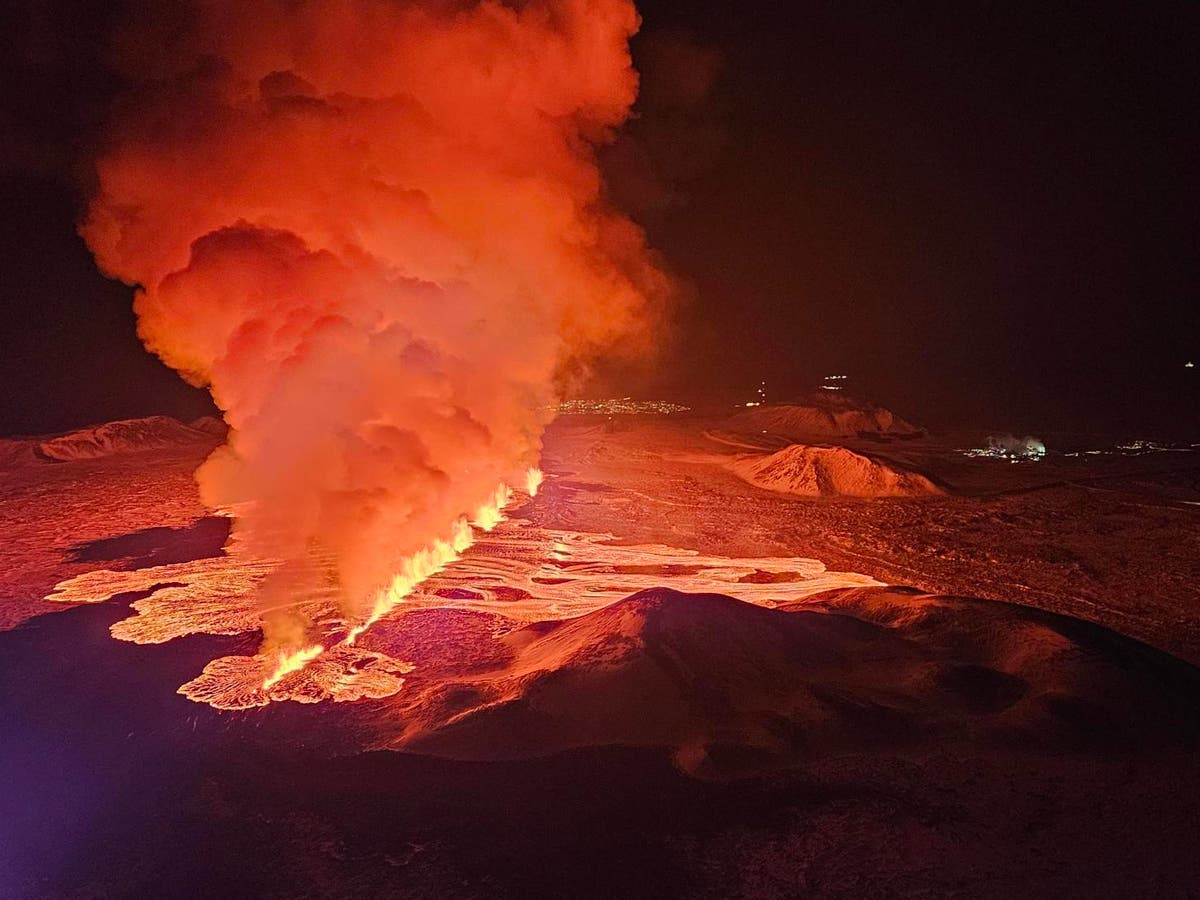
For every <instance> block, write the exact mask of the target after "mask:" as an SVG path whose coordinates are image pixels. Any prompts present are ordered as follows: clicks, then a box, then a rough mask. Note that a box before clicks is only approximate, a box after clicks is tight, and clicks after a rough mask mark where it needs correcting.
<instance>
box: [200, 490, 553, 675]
mask: <svg viewBox="0 0 1200 900" xmlns="http://www.w3.org/2000/svg"><path fill="white" fill-rule="evenodd" d="M542 477H543V476H542V472H541V470H540V469H538V468H537V467H530V469H529V471H528V472H527V473H526V478H525V481H526V484H527V485H529V486H530V490H529V496H530V497H531V498H532V497H533V496H534V494H535V493H536V492H537V487H538V485H540V484H541V481H542ZM513 496H514V495H513V491H512V489H511V488H509V486H508V485H506V484H501V485H500V486H499V487H498V488H496V490H495V491H494V492H493V493H492V496H491V497H489V498H488V500H487V501H486V502H485V503H483V504H482V505H480V507H479V508H478V509H477V510H476V512H475V518H474V519H473V520H471V521H470V522H468V521H467V519H466V518H465V517H464V518H459V519H456V520H455V522H454V525H453V526H452V529H451V537H450V539H449V540H441V539H437V540H435V541H433V543H431V544H429V545H428V546H426V547H423V548H422V549H420V550H418V551H417V552H416V553H414V554H413V555H412V556H410V557H408V559H406V560H404V562H403V564H402V565H401V567H400V571H398V572H397V573H396V574H395V575H394V576H393V577H392V580H391V583H390V584H388V586H387V587H386V588H383V589H382V590H380V591H378V592H377V593H376V595H375V600H374V603H373V605H372V607H371V612H370V615H368V616H367V618H366V619H365V620H364V621H362V622H360V623H358V624H356V625H353V626H351V627H350V629H349V630H348V631H347V632H346V636H345V637H344V638H342V640H341V641H340V642H339V643H341V644H344V645H346V646H347V647H349V646H353V645H354V643H355V641H357V640H358V638H359V637H360V636H361V635H362V634H363V633H364V632H365V631H367V629H369V628H370V627H371V626H372V625H374V624H375V623H376V622H378V621H379V620H380V619H382V618H383V617H384V616H386V615H387V614H388V613H389V612H391V611H392V610H393V609H395V608H396V607H397V606H398V605H399V604H400V603H402V602H403V601H404V599H405V598H406V597H408V596H409V595H410V594H411V593H412V592H413V591H414V590H415V589H416V588H417V587H418V586H419V585H420V584H421V583H422V582H423V581H425V580H427V579H429V578H431V577H432V576H434V575H436V574H437V573H439V572H441V571H442V570H443V569H445V568H446V566H447V565H449V564H450V563H452V562H454V561H455V560H457V559H459V558H460V557H461V556H462V554H463V552H464V551H465V550H467V549H468V548H469V547H471V545H472V544H474V543H475V535H474V532H473V531H472V528H473V527H474V528H478V529H479V530H480V531H484V532H487V531H491V530H492V529H493V528H495V527H496V526H497V525H498V524H500V523H501V522H503V521H504V508H505V507H506V506H508V505H509V504H510V503H511V502H512V500H513ZM324 652H325V646H324V645H323V644H313V645H311V646H308V647H305V648H302V649H300V650H294V651H288V650H281V651H280V652H279V653H278V655H277V657H276V662H275V668H274V670H272V671H271V673H270V674H269V675H268V676H267V677H266V678H264V679H263V683H262V687H263V691H270V689H271V688H272V687H274V686H275V685H276V684H278V683H279V682H280V681H282V680H283V679H284V678H285V677H287V676H288V675H291V674H293V673H296V672H300V671H302V670H303V669H304V668H305V666H307V665H308V664H309V663H310V662H312V661H313V660H314V659H316V658H317V657H318V656H320V655H321V654H322V653H324ZM182 690H183V689H182V688H181V691H182Z"/></svg>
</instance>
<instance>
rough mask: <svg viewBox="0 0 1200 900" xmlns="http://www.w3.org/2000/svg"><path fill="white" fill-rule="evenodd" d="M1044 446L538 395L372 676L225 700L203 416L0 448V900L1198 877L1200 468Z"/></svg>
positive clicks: (862, 421)
mask: <svg viewBox="0 0 1200 900" xmlns="http://www.w3.org/2000/svg"><path fill="white" fill-rule="evenodd" d="M1042 437H1043V438H1045V441H1046V444H1047V446H1048V447H1049V451H1048V452H1047V454H1046V455H1045V456H1044V457H1041V458H1038V459H1030V460H1023V461H1019V462H1011V461H1009V460H1008V459H1003V458H996V457H989V456H973V455H968V454H967V453H966V452H964V451H971V450H973V449H977V448H981V447H986V445H987V441H986V438H987V435H986V434H982V433H981V434H962V435H935V436H929V435H926V434H924V433H922V432H920V431H919V430H918V429H915V428H913V427H912V426H909V425H908V424H907V423H905V422H903V421H901V420H898V419H895V418H894V417H891V416H890V415H889V416H882V415H879V414H878V412H877V411H876V412H872V413H870V414H869V415H866V414H862V413H858V412H856V413H854V415H853V416H850V415H845V416H842V417H841V418H840V419H839V418H837V417H834V416H828V415H820V414H817V413H812V412H797V411H795V410H794V409H793V410H787V409H781V408H780V407H767V408H763V409H760V410H754V411H751V412H749V413H742V414H740V415H737V416H709V417H701V416H687V415H678V414H676V415H671V416H663V415H657V416H649V415H646V416H631V415H626V416H613V417H595V416H564V417H562V418H560V419H559V420H558V421H557V422H556V423H555V425H554V426H552V427H551V429H550V431H549V433H548V434H547V437H546V446H545V452H544V454H543V458H542V467H543V469H544V470H545V471H546V473H547V480H546V483H545V484H544V485H543V488H542V491H541V492H540V493H539V494H538V495H537V497H536V498H534V499H532V500H525V499H521V500H520V501H519V502H518V503H516V504H515V505H514V506H512V507H511V508H510V509H509V511H508V515H509V519H508V521H507V522H505V523H502V524H501V525H500V526H499V527H498V528H497V529H496V530H495V531H494V532H492V533H490V534H488V535H487V536H486V537H483V538H482V539H481V540H480V541H479V542H478V543H477V544H476V545H475V546H474V547H472V548H471V549H470V550H469V551H468V552H467V553H466V555H465V556H464V558H463V559H462V560H460V561H459V562H456V563H453V564H451V565H450V566H449V567H448V568H447V569H446V570H445V571H444V572H442V573H440V574H439V575H437V576H435V577H434V578H433V579H431V580H430V581H429V582H427V583H426V584H425V585H424V586H423V587H422V589H421V590H420V591H419V592H417V593H416V594H414V595H413V596H412V597H411V598H410V601H409V602H408V603H406V604H403V605H402V606H401V607H400V608H398V609H397V610H396V611H395V612H394V613H393V614H391V615H390V616H388V617H387V618H386V619H384V620H383V621H381V622H379V623H378V625H377V626H376V627H375V628H374V629H372V631H371V632H370V633H369V634H368V635H365V636H364V637H363V638H362V640H361V644H362V648H363V655H360V656H358V657H355V658H354V659H350V658H349V657H347V658H346V659H345V660H340V658H339V660H334V661H328V660H327V661H326V662H327V663H328V666H333V667H336V666H338V665H341V666H344V667H345V669H346V671H334V670H328V671H326V672H325V674H324V675H323V677H325V678H326V679H327V680H326V681H323V682H321V684H322V685H326V686H327V685H328V684H331V683H333V684H338V685H346V684H348V683H352V684H354V685H359V684H360V683H362V682H363V680H364V679H366V680H367V681H368V682H370V680H371V678H372V674H371V673H372V671H373V669H374V668H379V667H382V669H383V670H384V674H385V675H386V678H382V677H376V678H375V681H374V682H371V683H372V684H386V685H389V687H388V689H387V690H376V691H375V692H374V693H375V694H377V695H378V696H373V697H372V696H367V697H366V698H365V699H355V700H343V701H342V702H339V700H338V696H339V695H338V694H337V693H336V692H333V693H330V692H329V691H325V693H322V692H321V691H319V690H316V689H315V688H314V687H313V684H312V682H311V680H310V681H306V680H305V678H306V677H307V676H306V674H305V673H299V674H297V675H296V676H289V679H292V680H287V679H285V680H284V681H281V682H280V684H279V685H278V686H277V687H276V688H274V689H273V690H272V691H271V692H268V693H267V694H264V695H261V696H260V695H259V694H254V695H253V696H252V697H251V701H252V702H253V703H254V704H260V705H250V702H248V703H247V705H248V708H246V709H241V710H221V709H216V708H214V707H213V706H211V705H208V704H207V703H202V702H195V701H194V700H192V699H188V698H187V697H185V696H182V695H181V694H179V693H177V691H178V689H179V688H180V686H181V685H185V684H189V683H192V682H193V681H194V680H195V679H197V677H198V676H200V675H201V673H202V672H204V671H205V670H206V667H208V666H210V664H212V663H213V661H214V660H220V659H222V658H225V657H251V656H253V655H254V653H255V651H256V649H257V645H258V641H259V635H258V633H257V632H256V630H255V621H256V611H255V609H254V606H253V599H252V594H253V588H254V585H255V583H256V579H258V578H260V577H261V575H262V573H263V571H265V570H266V569H269V561H261V560H248V559H245V558H242V557H240V556H239V555H238V552H237V549H236V547H232V546H226V542H227V538H228V526H229V521H228V519H227V518H225V517H224V516H223V515H220V514H214V511H209V510H205V509H204V508H203V507H202V506H201V505H200V503H199V501H198V499H197V498H196V493H195V487H194V485H193V483H192V480H191V476H190V473H191V471H192V470H193V469H194V468H195V466H196V465H197V464H198V462H199V461H200V460H201V459H202V458H203V457H204V455H205V454H206V453H207V452H208V451H209V450H211V448H212V447H213V446H214V444H215V443H216V441H218V440H219V434H217V433H216V430H215V429H213V428H211V427H210V426H209V425H207V424H205V423H199V427H192V428H184V427H183V426H178V425H177V423H170V422H169V421H166V422H164V421H162V420H155V421H151V422H149V423H147V422H145V421H143V422H140V423H137V424H136V425H133V426H129V427H112V426H109V427H108V428H107V430H105V431H103V432H102V433H94V432H88V433H85V434H83V435H76V436H72V437H70V438H68V439H63V438H58V439H56V440H55V441H54V442H47V441H43V440H38V439H29V440H25V441H19V442H18V441H14V442H8V443H7V444H6V445H5V446H4V448H3V454H0V459H3V460H4V464H3V471H0V483H2V486H3V489H2V494H0V528H2V529H3V534H4V535H5V545H4V547H3V549H2V550H0V553H2V554H3V566H2V568H0V625H2V626H3V627H4V628H6V629H7V630H5V631H4V632H2V633H0V723H2V729H0V757H2V760H3V764H4V770H5V771H6V772H8V773H10V787H9V789H8V790H7V791H6V792H4V794H3V798H2V799H0V895H3V896H18V897H24V896H30V897H43V896H44V897H62V896H78V897H83V896H88V897H93V896H106V897H107V896H156V897H157V896H216V895H226V896H244V895H265V896H280V897H284V896H288V897H290V896H314V897H315V896H354V897H383V896H410V897H464V898H466V897H532V896H556V897H561V896H694V897H748V898H749V897H793V896H817V897H863V896H881V897H882V896H929V895H946V894H957V895H965V896H972V897H978V896H983V897H1012V896H1051V895H1066V896H1078V895H1081V894H1082V895H1089V896H1124V897H1136V896H1151V895H1154V896H1160V897H1161V896H1168V897H1169V896H1187V895H1188V892H1189V891H1190V890H1194V888H1195V885H1197V884H1200V772H1198V771H1197V768H1198V767H1197V766H1196V765H1195V759H1196V751H1197V749H1198V748H1197V740H1198V734H1200V699H1198V698H1200V673H1198V671H1197V669H1196V668H1194V666H1195V665H1196V664H1198V663H1200V590H1198V589H1197V584H1198V583H1200V454H1197V453H1196V451H1195V449H1194V448H1188V447H1177V446H1172V447H1166V446H1163V445H1151V444H1149V443H1131V442H1129V441H1128V440H1125V441H1118V440H1116V439H1114V438H1110V437H1105V436H1097V435H1059V436H1055V435H1043V436H1042ZM889 586H892V587H889ZM47 597H50V598H51V599H46V598H47ZM64 600H67V601H79V602H63V601H64ZM302 602H304V603H306V604H308V607H309V612H310V613H311V614H312V618H313V620H314V622H315V623H316V625H315V627H317V628H321V627H326V628H329V629H333V628H336V627H337V623H336V622H334V621H333V619H332V618H330V617H331V616H332V615H333V612H332V611H331V607H330V606H329V604H328V602H327V598H322V597H312V598H303V601H302ZM323 664H325V663H323ZM401 664H402V665H401ZM409 667H411V669H410V668H409ZM351 670H352V671H351ZM347 678H350V679H351V681H350V682H348V681H347V680H346V679H347ZM217 687H220V685H217ZM360 693H361V692H360ZM368 693H370V692H368ZM341 696H343V697H344V696H347V695H346V694H343V695H341ZM297 699H304V700H316V701H318V702H306V703H300V702H296V700H297Z"/></svg>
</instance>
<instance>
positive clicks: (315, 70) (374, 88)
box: [81, 0, 670, 690]
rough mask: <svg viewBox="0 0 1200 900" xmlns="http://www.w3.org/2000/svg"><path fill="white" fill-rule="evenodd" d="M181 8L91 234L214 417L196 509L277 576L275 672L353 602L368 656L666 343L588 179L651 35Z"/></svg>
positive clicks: (157, 37)
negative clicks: (382, 633) (375, 627)
mask: <svg viewBox="0 0 1200 900" xmlns="http://www.w3.org/2000/svg"><path fill="white" fill-rule="evenodd" d="M176 5H178V4H176ZM174 6H175V5H173V7H172V13H171V14H170V15H165V14H159V11H158V10H157V7H156V6H155V5H154V4H148V9H147V10H146V11H145V12H146V14H144V15H138V16H136V17H131V19H130V21H129V22H128V23H127V25H126V27H125V28H124V29H123V30H122V32H121V35H120V40H119V41H118V42H117V46H116V47H115V50H114V55H115V64H116V66H117V67H118V68H119V70H120V75H121V80H122V83H124V84H126V85H127V86H128V95H127V96H125V97H123V98H122V101H121V102H120V103H119V104H116V105H115V108H116V109H118V110H119V113H118V115H117V117H116V118H115V119H114V121H113V122H111V123H110V127H109V129H108V133H107V135H106V140H105V141H104V142H103V145H104V147H105V151H104V153H103V155H102V156H101V157H100V158H99V159H98V160H97V171H96V175H97V178H96V184H97V186H98V189H97V192H96V194H95V196H94V197H93V198H92V199H91V202H90V204H89V208H88V213H87V216H86V219H85V221H84V223H83V225H82V226H81V232H82V234H83V236H84V237H85V239H86V240H87V242H88V245H89V246H90V248H91V249H92V251H93V252H94V254H95V256H96V260H97V262H98V264H99V266H100V267H101V269H103V270H104V272H105V273H107V274H109V275H112V276H113V277H116V278H120V279H122V280H123V281H125V282H127V283H129V284H135V285H139V286H140V287H139V288H138V290H137V293H136V297H135V303H134V307H135V311H136V313H137V316H138V334H139V336H140V337H141V338H142V340H143V341H144V342H145V344H146V346H147V348H148V349H149V350H151V351H152V352H154V353H156V354H157V355H158V356H160V357H161V358H162V359H163V361H164V362H166V363H167V364H168V365H170V366H172V367H174V368H175V369H177V370H178V371H179V372H180V374H181V375H182V376H183V377H184V378H185V379H187V380H188V381H189V382H191V383H193V384H196V385H200V386H205V387H207V388H208V389H209V390H210V391H211V393H212V395H213V398H214V400H215V401H216V403H217V405H218V406H219V407H220V408H221V410H222V412H223V415H224V418H225V421H226V422H227V423H228V425H229V436H228V439H227V443H226V445H225V446H223V447H221V448H219V449H218V450H217V451H216V452H214V453H213V455H212V456H211V457H209V459H208V460H207V461H206V462H205V464H204V465H203V466H202V467H201V468H200V470H199V471H198V473H197V479H198V481H199V483H200V487H201V494H202V498H203V500H204V501H205V503H206V504H208V505H209V506H210V507H214V508H215V507H226V506H229V505H232V504H239V509H240V510H242V512H241V513H240V514H239V515H238V517H237V519H236V521H235V524H234V535H235V538H236V540H238V541H239V542H240V544H241V546H243V547H244V548H245V549H246V553H247V555H248V556H252V557H254V558H257V559H263V560H268V559H269V560H278V561H279V565H278V567H277V568H275V569H274V570H273V571H272V572H271V573H270V574H269V575H267V576H266V577H265V578H263V579H262V580H261V581H260V582H258V584H257V587H256V590H257V591H258V600H257V604H258V607H259V610H260V611H261V612H263V613H264V616H263V620H262V629H263V633H264V646H263V650H262V652H261V656H262V657H264V658H269V659H271V660H273V661H276V662H275V663H272V664H273V665H275V664H276V663H279V668H280V669H282V668H283V665H282V664H283V663H287V664H289V665H290V664H292V663H293V661H296V660H298V661H299V663H298V664H299V665H300V667H301V669H303V668H305V659H306V655H307V654H311V653H312V651H313V647H314V646H316V645H318V644H320V645H322V646H325V647H326V649H327V650H328V649H329V637H330V635H329V634H328V632H327V629H324V623H322V622H318V621H315V620H314V619H313V618H312V617H311V610H310V606H311V604H309V603H308V599H309V598H311V597H313V596H316V595H322V596H325V595H333V596H335V597H336V598H337V604H338V607H339V612H340V618H341V621H343V622H348V623H356V624H354V625H353V626H352V629H351V634H352V635H353V636H354V637H357V635H358V634H360V633H361V629H362V628H364V627H369V625H370V623H372V622H374V621H376V620H377V619H378V617H379V616H381V615H383V614H385V613H386V612H387V610H388V609H390V608H391V607H392V606H393V605H394V604H395V603H396V602H398V600H399V599H403V597H404V596H406V595H407V593H408V592H409V591H411V590H412V587H413V585H415V584H417V583H419V582H420V580H421V579H422V578H425V577H428V575H429V574H430V573H433V572H436V571H438V569H439V568H440V567H441V566H443V565H445V564H446V562H447V561H449V560H452V559H454V558H456V556H457V554H459V553H461V551H462V549H463V547H464V546H465V545H466V544H465V542H466V540H467V538H466V537H464V535H467V534H468V533H469V528H468V527H467V526H466V525H465V524H462V523H460V522H459V520H460V518H461V517H463V516H470V515H471V514H472V512H473V511H474V510H475V507H474V506H472V504H476V503H478V501H479V498H480V497H489V496H491V497H492V499H491V500H489V501H488V502H486V503H485V504H484V505H483V507H482V508H481V509H479V510H478V511H475V512H474V517H473V519H471V520H470V521H472V522H473V523H474V524H475V525H476V527H477V528H481V529H484V530H487V529H489V528H493V527H495V526H496V525H497V524H498V523H499V522H501V521H502V520H503V513H502V509H503V507H504V505H505V504H506V503H507V500H508V493H507V489H504V494H503V496H501V495H495V496H493V495H491V494H489V492H490V491H492V490H493V489H494V487H495V485H497V484H522V483H525V484H526V485H528V486H529V493H530V494H531V495H532V494H533V493H534V491H535V490H536V487H537V485H536V484H535V483H534V480H532V476H531V480H527V481H525V482H522V480H521V479H522V478H524V477H525V476H526V470H527V469H528V467H529V466H530V465H531V464H532V463H534V462H535V461H536V460H537V459H538V456H539V452H540V446H541V434H542V430H543V428H544V426H545V425H546V423H547V422H548V420H549V418H550V417H551V416H552V415H553V409H554V407H555V405H556V403H557V402H558V401H559V400H561V399H562V397H563V395H564V393H565V392H567V391H572V390H573V389H574V388H575V387H576V386H577V385H576V383H577V382H578V381H579V379H580V378H581V377H583V376H584V375H586V373H587V371H588V368H589V365H590V364H591V363H592V361H593V360H595V359H597V358H598V357H599V356H600V355H601V354H605V353H610V352H613V351H614V349H615V348H620V351H621V352H628V353H640V352H643V351H645V350H647V349H649V348H650V347H652V346H653V343H654V342H653V341H652V339H651V338H652V333H651V332H652V326H653V324H654V323H655V322H656V321H657V320H658V319H659V313H660V312H661V311H662V310H663V308H664V307H665V304H666V301H667V299H668V297H669V294H670V283H669V279H667V278H666V276H665V275H664V274H663V273H662V271H661V270H660V268H659V267H658V265H657V264H656V261H655V259H654V258H653V256H652V254H651V253H650V252H649V251H648V249H647V247H646V244H645V240H644V236H643V234H642V232H641V231H640V229H638V228H637V226H635V225H634V224H633V223H632V222H631V221H630V220H629V219H627V218H626V217H625V216H624V215H622V214H621V213H620V212H619V211H617V210H615V209H613V208H612V207H611V206H610V205H609V204H608V202H607V200H606V198H607V197H608V196H609V194H608V192H607V191H606V189H605V185H604V183H603V180H602V177H601V174H600V171H599V168H598V166H597V162H596V149H597V146H598V145H600V144H603V143H605V142H607V141H610V140H611V139H612V137H613V135H614V133H615V129H617V128H618V127H619V126H620V125H621V124H622V123H623V122H624V121H625V120H626V118H627V117H628V115H629V111H630V107H631V105H632V103H633V101H634V99H635V96H636V89H637V76H636V73H635V72H634V70H633V68H632V66H631V60H630V56H629V49H628V41H629V38H630V37H631V35H632V34H633V33H634V32H635V31H636V29H637V27H638V17H637V14H636V11H635V10H634V7H633V4H632V2H631V0H527V2H521V3H501V2H495V0H463V2H455V3H445V2H442V0H406V2H395V0H341V2H338V3H318V2H305V3H297V2H294V0H258V2H254V3H244V2H238V0H182V7H183V8H182V9H175V8H174ZM197 186H200V187H199V188H198V187H197ZM314 555H318V556H320V557H321V559H322V560H323V561H322V563H321V564H320V565H314V564H313V562H312V558H313V556H314ZM325 560H328V562H327V563H326V562H325ZM323 629H324V630H323ZM318 663H319V661H318V660H317V659H316V658H315V657H308V658H307V664H308V665H318ZM393 674H394V673H393ZM294 675H295V670H290V673H283V674H280V675H279V678H278V679H276V680H275V681H273V682H272V687H273V688H279V687H281V686H282V685H283V684H284V683H285V682H289V681H290V680H291V679H292V676H294ZM240 677H241V676H240V675H239V678H240ZM274 678H275V674H272V675H271V676H269V677H268V679H267V680H268V681H271V679H274ZM375 689H376V688H375V687H372V688H371V690H375ZM380 689H382V688H380Z"/></svg>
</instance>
